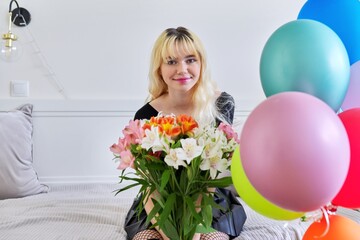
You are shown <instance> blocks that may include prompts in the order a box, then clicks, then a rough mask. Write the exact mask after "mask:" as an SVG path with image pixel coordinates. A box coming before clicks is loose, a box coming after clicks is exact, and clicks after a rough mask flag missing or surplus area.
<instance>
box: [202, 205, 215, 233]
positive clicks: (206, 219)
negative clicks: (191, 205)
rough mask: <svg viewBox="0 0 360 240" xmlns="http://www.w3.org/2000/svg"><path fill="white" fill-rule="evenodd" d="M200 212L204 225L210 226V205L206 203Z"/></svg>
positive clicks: (211, 216)
mask: <svg viewBox="0 0 360 240" xmlns="http://www.w3.org/2000/svg"><path fill="white" fill-rule="evenodd" d="M201 212H202V215H203V218H204V222H205V227H206V228H208V227H210V226H211V223H212V218H213V215H212V207H211V205H206V206H205V207H204V208H202V209H201Z"/></svg>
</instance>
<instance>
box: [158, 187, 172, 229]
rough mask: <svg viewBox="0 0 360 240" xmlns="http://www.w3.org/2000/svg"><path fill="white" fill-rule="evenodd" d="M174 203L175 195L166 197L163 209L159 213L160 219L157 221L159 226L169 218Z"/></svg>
mask: <svg viewBox="0 0 360 240" xmlns="http://www.w3.org/2000/svg"><path fill="white" fill-rule="evenodd" d="M175 201H176V194H175V193H171V194H170V195H169V197H168V199H166V202H165V205H164V208H163V211H162V213H160V216H159V217H160V219H159V226H160V227H161V226H163V225H164V222H165V221H166V220H167V219H168V218H169V216H170V213H171V211H172V209H173V208H174V203H175Z"/></svg>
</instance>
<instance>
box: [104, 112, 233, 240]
mask: <svg viewBox="0 0 360 240" xmlns="http://www.w3.org/2000/svg"><path fill="white" fill-rule="evenodd" d="M122 133H123V137H122V138H119V140H118V143H117V144H113V145H112V146H111V147H110V150H111V152H113V153H114V156H115V157H114V159H115V160H116V161H118V163H119V165H118V169H120V170H122V171H121V175H120V182H122V181H123V180H131V181H134V183H133V184H129V185H128V186H125V187H123V188H121V189H119V190H118V191H117V193H116V194H118V193H120V192H122V191H124V190H127V189H129V188H132V187H135V186H140V191H139V197H141V201H140V205H139V206H138V209H137V210H138V212H139V215H140V212H141V211H142V210H143V208H144V202H147V201H152V202H153V204H154V208H153V209H152V211H151V212H150V213H149V214H148V216H147V219H146V221H147V223H150V222H151V220H152V219H153V220H155V221H153V222H155V223H154V224H153V227H156V226H157V227H158V228H159V229H161V230H162V231H163V232H164V233H165V234H166V235H167V236H168V237H169V238H170V239H174V240H177V239H178V240H191V239H192V238H193V236H194V234H195V233H197V232H199V233H206V232H211V231H213V229H212V228H211V222H212V207H220V206H218V205H217V204H216V203H215V202H214V200H213V195H214V188H217V187H227V186H229V185H230V184H231V183H232V179H231V177H229V176H226V177H221V178H219V176H218V175H219V174H220V173H221V172H224V171H228V170H229V168H230V165H231V157H232V153H233V151H234V150H235V148H236V147H237V145H238V142H239V139H238V135H237V133H236V132H235V131H234V130H233V128H232V127H231V126H230V125H227V124H224V123H220V125H219V126H211V125H206V126H200V125H199V124H198V122H196V121H195V120H194V119H193V118H192V117H190V116H187V115H179V116H174V115H166V116H163V115H161V114H159V115H158V116H157V117H152V118H151V119H150V120H146V119H144V120H130V122H129V125H127V126H126V127H125V128H124V129H123V131H122ZM127 168H132V169H134V171H125V170H126V169H127ZM200 209H201V210H200Z"/></svg>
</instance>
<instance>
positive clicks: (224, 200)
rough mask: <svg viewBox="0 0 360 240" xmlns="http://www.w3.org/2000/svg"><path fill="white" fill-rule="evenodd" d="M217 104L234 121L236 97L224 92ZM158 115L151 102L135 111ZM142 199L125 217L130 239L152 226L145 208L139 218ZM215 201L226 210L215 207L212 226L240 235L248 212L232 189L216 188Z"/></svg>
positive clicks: (143, 115)
mask: <svg viewBox="0 0 360 240" xmlns="http://www.w3.org/2000/svg"><path fill="white" fill-rule="evenodd" d="M216 105H217V107H218V109H219V111H220V113H221V114H222V116H223V118H224V119H225V120H226V121H227V122H228V123H232V122H233V118H234V110H235V108H234V106H235V104H234V99H233V98H232V96H231V95H229V94H228V93H226V92H222V93H221V95H220V96H219V97H218V99H217V100H216ZM157 115H158V111H157V110H156V109H154V108H153V107H152V106H151V105H150V104H149V103H146V104H145V105H144V106H143V107H142V108H140V109H139V110H138V111H137V112H136V113H135V117H134V119H150V118H151V117H152V116H157ZM219 122H220V121H219V120H217V123H219ZM140 201H141V198H136V199H135V201H134V202H133V204H132V206H131V208H130V210H129V212H128V214H127V216H126V218H125V226H124V228H125V231H126V233H127V239H128V240H131V239H132V238H133V237H134V236H135V234H136V233H138V232H140V231H142V230H145V229H148V228H149V227H150V226H151V224H148V225H146V224H145V221H146V217H147V214H146V212H145V210H143V211H142V212H141V214H140V217H139V218H138V217H137V212H136V207H137V206H138V204H139V203H140ZM214 201H215V202H216V203H217V204H219V205H221V206H222V207H223V208H224V209H226V210H220V209H218V208H213V210H212V212H213V221H212V227H213V228H214V229H216V230H217V231H220V232H224V233H226V234H227V235H229V237H230V239H232V238H235V237H237V236H239V234H240V232H241V231H242V228H243V225H244V223H245V221H246V214H245V211H244V209H243V206H242V205H241V204H240V202H239V201H238V200H237V199H236V197H235V195H234V194H233V193H232V192H231V191H230V190H227V189H224V188H217V189H216V194H214Z"/></svg>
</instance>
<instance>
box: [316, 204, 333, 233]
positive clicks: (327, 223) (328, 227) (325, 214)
mask: <svg viewBox="0 0 360 240" xmlns="http://www.w3.org/2000/svg"><path fill="white" fill-rule="evenodd" d="M321 211H322V212H323V217H324V218H325V221H326V229H325V231H324V232H323V233H322V234H321V235H320V236H314V237H315V238H322V237H324V236H325V235H326V234H328V232H329V229H330V219H329V214H328V211H327V210H326V209H325V208H324V207H322V208H321Z"/></svg>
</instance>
